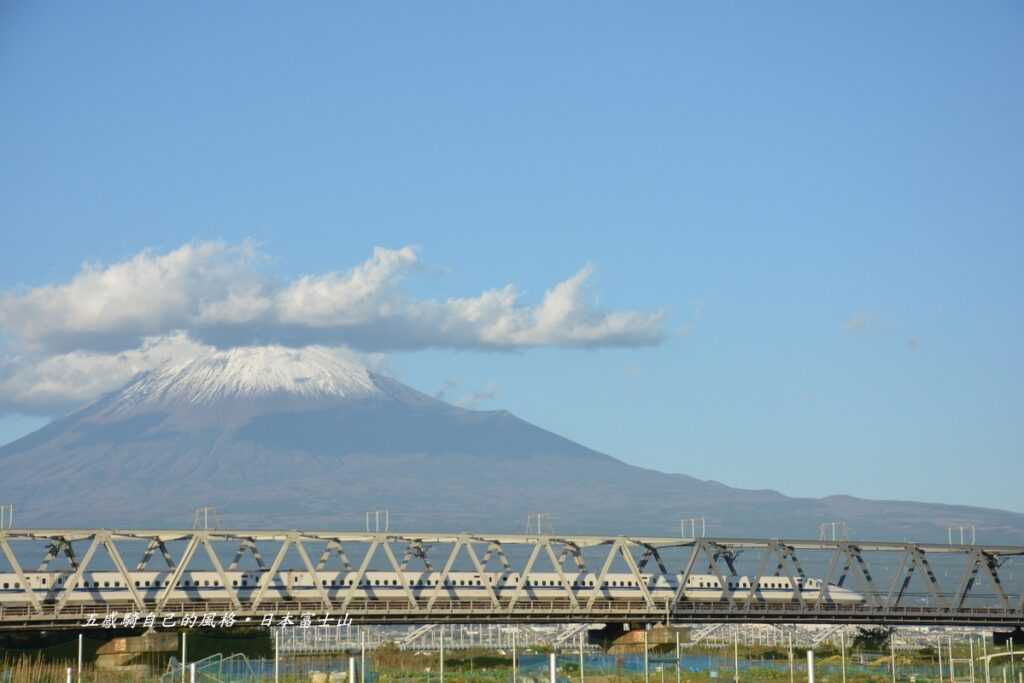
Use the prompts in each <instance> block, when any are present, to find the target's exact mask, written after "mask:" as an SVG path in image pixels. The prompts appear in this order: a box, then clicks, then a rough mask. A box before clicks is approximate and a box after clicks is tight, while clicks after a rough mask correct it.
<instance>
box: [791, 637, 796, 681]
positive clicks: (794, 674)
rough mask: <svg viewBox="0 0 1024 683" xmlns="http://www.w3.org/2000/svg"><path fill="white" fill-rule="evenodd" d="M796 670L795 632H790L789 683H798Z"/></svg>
mask: <svg viewBox="0 0 1024 683" xmlns="http://www.w3.org/2000/svg"><path fill="white" fill-rule="evenodd" d="M795 677H796V672H795V671H794V670H793V632H792V631H790V633H789V683H796V681H795Z"/></svg>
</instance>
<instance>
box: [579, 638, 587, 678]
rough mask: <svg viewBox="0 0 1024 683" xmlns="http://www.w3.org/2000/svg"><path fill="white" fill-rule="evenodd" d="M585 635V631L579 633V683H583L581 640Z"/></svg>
mask: <svg viewBox="0 0 1024 683" xmlns="http://www.w3.org/2000/svg"><path fill="white" fill-rule="evenodd" d="M586 634H587V631H586V629H584V630H582V631H580V683H583V638H584V636H586Z"/></svg>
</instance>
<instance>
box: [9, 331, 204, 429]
mask: <svg viewBox="0 0 1024 683" xmlns="http://www.w3.org/2000/svg"><path fill="white" fill-rule="evenodd" d="M211 350H212V349H211V347H208V346H203V345H201V344H197V343H196V342H194V341H191V340H190V339H188V338H187V337H186V336H185V335H183V334H177V335H173V336H170V337H160V338H151V339H146V340H144V341H143V343H142V345H141V346H140V347H139V348H138V349H132V350H130V351H122V352H119V353H102V352H96V351H71V352H69V353H63V354H58V355H55V356H48V357H46V356H44V357H38V356H12V357H9V358H6V359H5V360H4V361H3V362H2V363H0V414H4V413H6V412H22V413H26V414H30V415H60V414H63V413H66V412H68V411H70V410H73V409H76V408H81V407H82V406H83V405H84V404H86V403H88V402H90V401H92V400H93V399H95V398H97V397H99V396H102V395H103V394H105V393H107V392H109V391H113V390H114V389H117V388H119V387H121V386H123V385H124V384H127V383H128V381H129V380H131V379H132V378H133V377H135V375H137V374H139V373H140V372H145V371H146V370H151V369H153V368H155V367H158V366H160V365H163V364H164V363H169V362H170V363H175V362H182V361H184V360H187V359H190V358H194V357H196V356H198V355H200V354H202V353H205V352H209V351H211Z"/></svg>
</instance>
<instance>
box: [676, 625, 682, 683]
mask: <svg viewBox="0 0 1024 683" xmlns="http://www.w3.org/2000/svg"><path fill="white" fill-rule="evenodd" d="M681 664H682V662H681V661H680V659H679V631H678V630H677V631H676V683H679V677H680V675H681V673H680V671H679V669H680V665H681Z"/></svg>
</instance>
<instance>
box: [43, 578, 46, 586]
mask: <svg viewBox="0 0 1024 683" xmlns="http://www.w3.org/2000/svg"><path fill="white" fill-rule="evenodd" d="M43 585H44V586H45V585H46V577H45V576H44V577H43Z"/></svg>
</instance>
